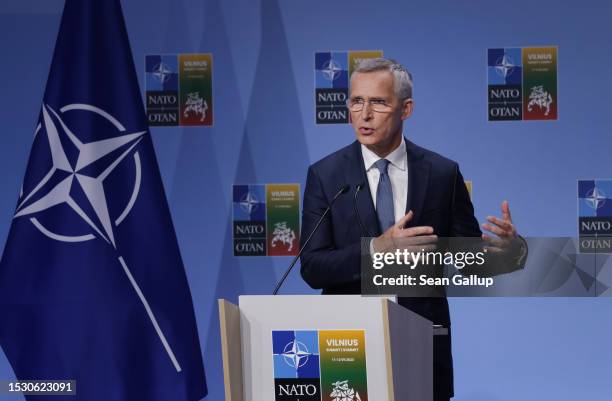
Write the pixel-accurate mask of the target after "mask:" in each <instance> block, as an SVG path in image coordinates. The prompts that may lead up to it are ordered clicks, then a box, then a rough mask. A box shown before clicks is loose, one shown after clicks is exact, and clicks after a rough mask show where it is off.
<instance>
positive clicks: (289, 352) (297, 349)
mask: <svg viewBox="0 0 612 401" xmlns="http://www.w3.org/2000/svg"><path fill="white" fill-rule="evenodd" d="M281 355H282V356H283V360H284V361H285V363H286V364H287V365H289V366H291V367H292V368H293V369H295V370H298V368H301V367H302V366H304V365H306V362H308V358H309V357H310V355H312V354H311V353H310V352H309V351H308V348H307V347H306V345H305V344H304V343H303V342H300V341H298V340H293V341H291V342H290V343H287V345H285V348H284V349H283V353H282V354H281Z"/></svg>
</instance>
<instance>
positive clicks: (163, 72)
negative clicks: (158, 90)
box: [153, 63, 174, 84]
mask: <svg viewBox="0 0 612 401" xmlns="http://www.w3.org/2000/svg"><path fill="white" fill-rule="evenodd" d="M173 72H174V71H172V70H171V69H170V67H168V66H167V65H166V64H164V63H159V64H157V65H156V66H155V67H153V76H154V77H155V78H157V79H159V82H161V83H162V84H163V83H164V82H166V81H167V80H168V78H169V77H170V74H172V73H173Z"/></svg>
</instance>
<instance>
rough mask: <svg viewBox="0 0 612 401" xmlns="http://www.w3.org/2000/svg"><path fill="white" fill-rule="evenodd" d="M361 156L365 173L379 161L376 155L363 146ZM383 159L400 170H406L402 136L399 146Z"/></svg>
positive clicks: (404, 144) (404, 147) (404, 142)
mask: <svg viewBox="0 0 612 401" xmlns="http://www.w3.org/2000/svg"><path fill="white" fill-rule="evenodd" d="M361 155H362V156H363V164H364V165H365V169H366V171H369V170H370V169H371V168H372V166H373V165H374V163H376V162H377V161H379V160H380V159H381V158H380V157H378V155H377V154H376V153H374V152H372V151H371V150H370V149H368V148H367V147H365V146H364V145H363V144H362V145H361ZM385 159H387V160H389V162H390V163H391V164H392V165H394V166H395V167H397V168H399V169H400V170H402V171H403V170H406V141H404V137H403V136H402V141H401V142H400V144H399V146H398V147H397V148H395V149H394V150H393V152H391V153H389V154H388V155H387V157H385Z"/></svg>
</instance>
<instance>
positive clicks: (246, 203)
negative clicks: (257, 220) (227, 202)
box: [240, 192, 259, 216]
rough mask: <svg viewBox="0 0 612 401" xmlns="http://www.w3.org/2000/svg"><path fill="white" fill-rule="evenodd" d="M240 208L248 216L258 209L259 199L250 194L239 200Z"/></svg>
mask: <svg viewBox="0 0 612 401" xmlns="http://www.w3.org/2000/svg"><path fill="white" fill-rule="evenodd" d="M240 208H241V209H242V210H243V211H244V212H245V213H247V214H248V215H249V216H250V215H252V214H253V213H254V212H255V211H256V210H257V209H258V208H259V199H257V197H256V196H255V195H253V194H252V193H250V192H247V194H246V195H244V196H243V197H242V199H240Z"/></svg>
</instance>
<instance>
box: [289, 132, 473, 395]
mask: <svg viewBox="0 0 612 401" xmlns="http://www.w3.org/2000/svg"><path fill="white" fill-rule="evenodd" d="M406 153H407V155H406V156H407V158H408V197H407V204H406V213H407V212H408V211H409V210H412V211H413V213H414V217H413V219H412V221H411V222H410V223H409V225H408V226H409V227H411V226H432V227H433V228H434V232H435V234H436V235H438V236H439V237H451V236H461V237H480V236H481V234H482V233H481V231H480V228H479V225H478V221H477V220H476V219H475V218H474V208H473V206H472V202H471V201H470V197H469V194H468V191H467V188H466V186H465V184H464V181H463V177H462V176H461V173H460V172H459V167H458V165H457V163H455V162H454V161H452V160H449V159H446V158H444V157H442V156H440V155H439V154H437V153H434V152H431V151H429V150H427V149H424V148H421V147H419V146H417V145H415V144H413V143H412V142H409V141H408V140H406ZM345 184H348V185H350V191H349V193H347V194H344V195H341V196H340V197H339V198H338V199H337V201H336V203H335V204H334V205H333V207H332V208H331V211H330V214H329V216H328V218H326V219H325V220H324V221H323V223H322V225H321V227H319V230H318V231H317V233H316V234H315V235H314V236H313V238H312V240H311V241H310V243H309V244H308V246H307V247H306V248H305V250H304V252H303V253H302V257H301V274H302V277H303V278H304V280H305V281H306V282H307V283H308V284H309V285H310V286H311V287H312V288H315V289H322V290H323V294H358V293H359V292H360V289H361V286H360V263H361V262H360V257H361V252H360V249H361V245H360V239H361V237H362V236H366V234H365V233H362V230H361V228H360V226H359V223H358V220H357V216H356V214H355V211H354V208H353V194H354V191H355V188H356V187H357V185H359V184H362V185H365V188H364V189H363V190H362V191H361V192H360V193H359V197H358V202H357V207H358V208H359V214H360V215H361V218H362V220H363V222H364V225H365V226H366V228H367V230H369V231H370V232H371V233H372V235H374V236H378V235H380V234H381V230H380V227H379V224H378V219H377V217H376V211H375V209H374V203H373V201H372V197H371V195H370V190H369V186H368V179H367V176H366V172H365V167H364V163H363V157H362V154H361V145H360V144H359V142H357V141H355V142H354V143H352V144H351V145H349V146H347V147H345V148H342V149H340V150H339V151H337V152H335V153H332V154H331V155H329V156H327V157H325V158H324V159H322V160H320V161H318V162H317V163H315V164H313V165H312V166H310V168H309V169H308V178H307V180H306V189H305V190H304V206H303V214H302V235H301V238H302V239H305V238H306V236H307V235H308V234H309V233H310V232H311V231H312V229H313V228H314V225H315V224H316V222H317V220H318V219H319V217H320V216H321V215H322V214H323V211H324V210H325V208H327V206H328V205H329V202H330V201H331V199H332V198H333V196H334V195H335V194H336V193H337V192H338V190H339V188H341V187H342V186H343V185H345ZM398 303H399V304H400V305H402V306H404V307H406V308H408V309H410V310H412V311H414V312H416V313H418V314H420V315H422V316H423V317H425V318H427V319H429V320H431V321H432V322H433V323H435V324H441V325H444V326H445V327H448V328H449V333H450V316H449V312H448V302H447V300H446V298H399V299H398ZM434 394H435V398H436V399H440V398H442V399H444V398H445V397H446V398H448V397H450V396H452V394H453V382H452V356H451V348H450V334H449V336H436V338H435V340H434Z"/></svg>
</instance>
